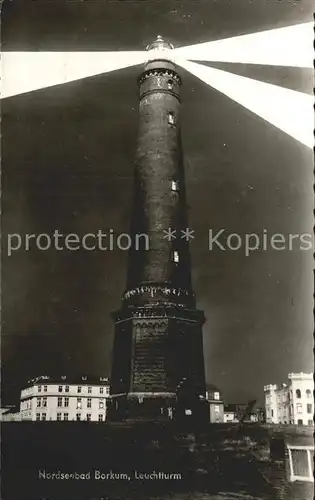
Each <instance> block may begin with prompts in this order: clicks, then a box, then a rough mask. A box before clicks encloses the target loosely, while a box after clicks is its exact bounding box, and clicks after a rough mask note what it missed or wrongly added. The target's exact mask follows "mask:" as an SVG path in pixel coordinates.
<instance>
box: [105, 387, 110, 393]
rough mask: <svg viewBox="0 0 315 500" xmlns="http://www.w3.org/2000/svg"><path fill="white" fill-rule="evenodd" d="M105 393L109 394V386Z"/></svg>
mask: <svg viewBox="0 0 315 500" xmlns="http://www.w3.org/2000/svg"><path fill="white" fill-rule="evenodd" d="M105 394H109V386H108V387H105Z"/></svg>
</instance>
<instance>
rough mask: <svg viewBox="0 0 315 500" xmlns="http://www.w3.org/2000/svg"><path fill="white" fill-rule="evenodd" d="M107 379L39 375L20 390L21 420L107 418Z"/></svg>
mask: <svg viewBox="0 0 315 500" xmlns="http://www.w3.org/2000/svg"><path fill="white" fill-rule="evenodd" d="M108 396H109V379H108V378H107V377H87V376H82V377H78V378H71V377H68V376H66V375H62V376H60V377H51V376H39V377H36V378H33V379H31V380H29V381H28V383H27V385H26V387H25V388H24V389H22V391H21V397H20V415H21V420H33V421H35V420H49V421H62V420H63V421H67V420H72V421H73V420H75V421H91V422H104V421H105V420H106V409H107V404H106V403H107V397H108Z"/></svg>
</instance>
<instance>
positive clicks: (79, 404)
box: [77, 398, 82, 410]
mask: <svg viewBox="0 0 315 500" xmlns="http://www.w3.org/2000/svg"><path fill="white" fill-rule="evenodd" d="M81 408H82V398H77V409H78V410H81Z"/></svg>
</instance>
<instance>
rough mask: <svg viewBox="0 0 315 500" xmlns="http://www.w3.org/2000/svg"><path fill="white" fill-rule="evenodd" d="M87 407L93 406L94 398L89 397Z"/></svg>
mask: <svg viewBox="0 0 315 500" xmlns="http://www.w3.org/2000/svg"><path fill="white" fill-rule="evenodd" d="M87 408H92V399H91V398H88V399H87Z"/></svg>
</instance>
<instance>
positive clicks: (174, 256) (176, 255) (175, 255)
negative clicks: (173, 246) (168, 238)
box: [173, 250, 179, 262]
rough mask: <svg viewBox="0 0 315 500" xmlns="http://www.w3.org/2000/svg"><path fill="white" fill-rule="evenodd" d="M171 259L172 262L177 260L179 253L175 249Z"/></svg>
mask: <svg viewBox="0 0 315 500" xmlns="http://www.w3.org/2000/svg"><path fill="white" fill-rule="evenodd" d="M173 259H174V262H179V253H178V252H177V250H175V252H174V253H173Z"/></svg>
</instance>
